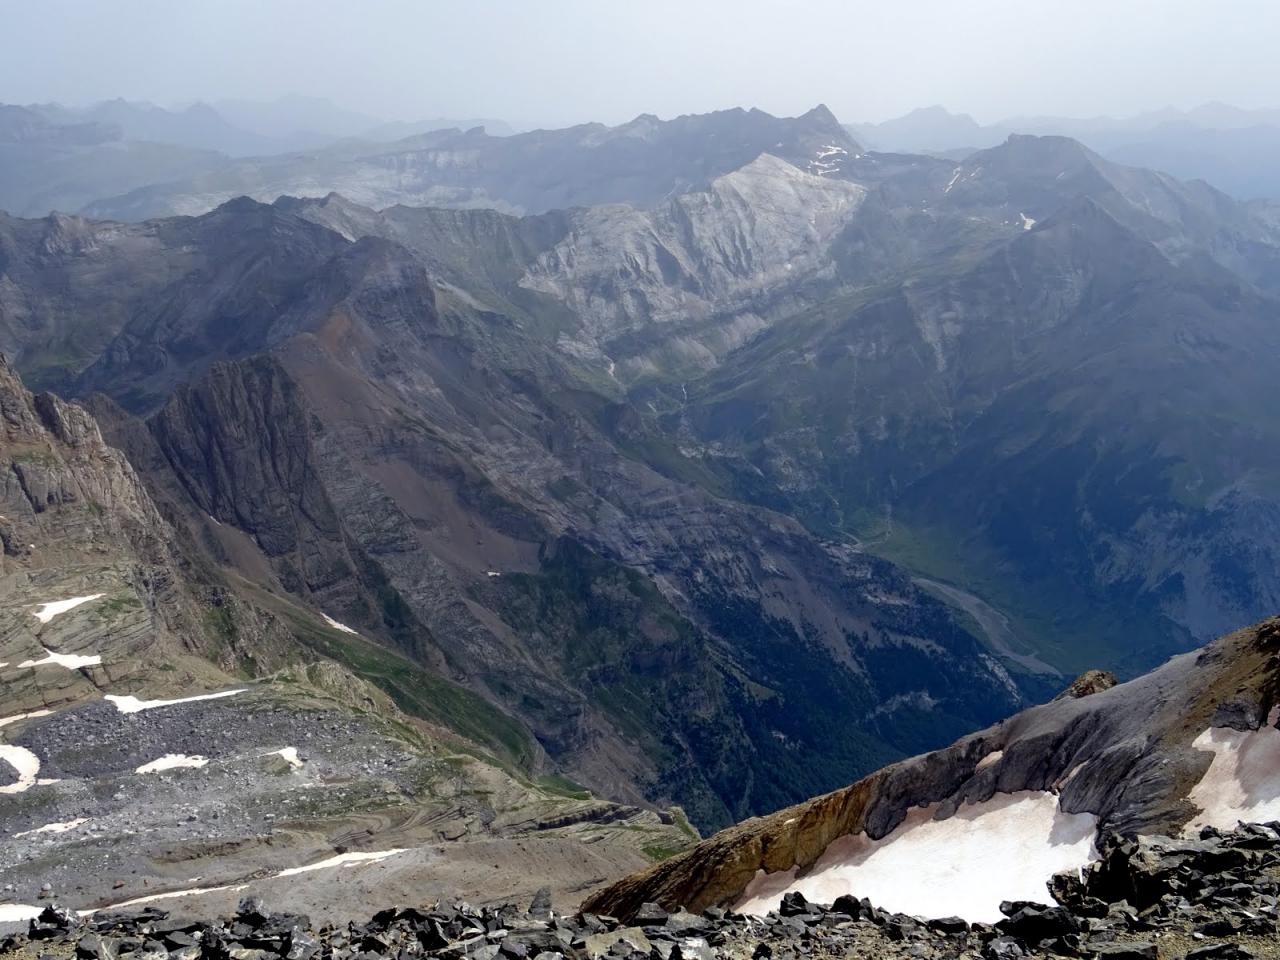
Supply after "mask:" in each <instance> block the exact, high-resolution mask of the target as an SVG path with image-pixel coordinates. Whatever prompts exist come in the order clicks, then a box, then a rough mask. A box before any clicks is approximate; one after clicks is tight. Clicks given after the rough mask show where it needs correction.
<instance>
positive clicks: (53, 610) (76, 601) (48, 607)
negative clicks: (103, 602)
mask: <svg viewBox="0 0 1280 960" xmlns="http://www.w3.org/2000/svg"><path fill="white" fill-rule="evenodd" d="M105 596H106V594H105V593H91V594H89V596H87V597H72V598H71V599H70V600H52V601H50V602H49V603H45V604H42V605H41V606H40V609H39V610H36V611H34V612H33V613H32V614H31V615H32V616H33V617H35V618H36V619H37V620H39V621H40V622H41V623H48V622H49V621H50V620H52V619H53V618H54V617H56V616H57V615H58V614H60V613H66V612H67V611H68V610H72V609H74V608H76V607H78V606H80V604H82V603H88V602H89V601H90V600H98V599H101V598H102V597H105Z"/></svg>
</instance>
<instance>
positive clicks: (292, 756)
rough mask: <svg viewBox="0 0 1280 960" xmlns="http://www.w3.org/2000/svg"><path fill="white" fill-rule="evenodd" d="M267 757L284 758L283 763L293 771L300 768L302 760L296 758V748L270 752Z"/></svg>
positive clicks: (284, 748)
mask: <svg viewBox="0 0 1280 960" xmlns="http://www.w3.org/2000/svg"><path fill="white" fill-rule="evenodd" d="M267 756H268V757H282V758H284V762H285V763H287V764H289V766H291V767H293V769H295V770H297V769H298V768H299V767H301V766H302V760H301V758H300V757H299V756H298V748H297V747H282V748H281V749H279V750H272V751H271V752H270V753H268V754H267Z"/></svg>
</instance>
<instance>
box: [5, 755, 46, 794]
mask: <svg viewBox="0 0 1280 960" xmlns="http://www.w3.org/2000/svg"><path fill="white" fill-rule="evenodd" d="M0 761H2V762H4V763H7V764H9V766H11V767H13V769H15V770H17V771H18V779H17V780H16V781H14V782H13V783H10V784H7V785H6V786H3V787H0V793H25V792H26V791H27V790H30V789H31V788H32V787H33V786H35V782H36V774H37V773H39V772H40V758H39V757H37V756H36V755H35V754H34V753H32V752H31V751H30V750H28V749H27V748H26V747H15V746H14V745H13V744H10V743H0Z"/></svg>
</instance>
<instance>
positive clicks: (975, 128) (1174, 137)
mask: <svg viewBox="0 0 1280 960" xmlns="http://www.w3.org/2000/svg"><path fill="white" fill-rule="evenodd" d="M849 132H850V133H851V134H852V135H853V136H855V137H857V138H858V140H859V141H860V142H862V143H865V144H866V145H867V146H868V147H870V148H871V149H875V150H886V151H901V152H905V153H933V154H939V155H946V156H950V157H954V158H959V157H963V156H965V155H966V154H968V153H971V152H972V151H974V150H982V149H987V148H990V147H994V146H996V145H998V144H999V143H1001V142H1003V141H1004V140H1005V139H1007V138H1008V137H1009V136H1011V135H1013V134H1032V135H1037V136H1066V137H1072V138H1074V139H1076V140H1079V141H1080V142H1081V143H1084V144H1085V145H1087V146H1089V147H1090V148H1092V149H1094V150H1096V151H1098V152H1099V153H1101V154H1102V155H1104V156H1105V157H1107V158H1108V159H1109V160H1114V161H1116V162H1118V163H1126V164H1132V165H1134V166H1142V167H1150V168H1153V169H1157V170H1161V171H1164V172H1166V173H1170V174H1173V175H1174V176H1177V177H1182V178H1184V179H1198V180H1205V181H1208V182H1209V183H1212V184H1213V185H1214V186H1216V187H1218V188H1220V189H1222V190H1225V191H1226V192H1227V193H1229V194H1231V195H1233V196H1235V197H1238V198H1240V199H1242V200H1250V199H1254V198H1258V197H1269V198H1273V199H1274V198H1275V197H1277V196H1278V195H1280V193H1278V191H1280V181H1277V179H1276V176H1275V171H1274V167H1273V165H1272V164H1271V163H1269V162H1268V158H1269V157H1270V156H1273V155H1274V153H1275V150H1276V147H1277V144H1278V143H1280V111H1276V110H1242V109H1240V108H1239V107H1233V106H1231V105H1229V104H1225V103H1205V104H1202V105H1200V106H1198V107H1195V108H1193V109H1191V110H1173V109H1166V110H1156V111H1151V112H1148V113H1142V114H1138V115H1136V116H1132V117H1122V118H1116V117H1094V118H1089V119H1077V118H1071V117H1052V116H1033V117H1013V118H1010V119H1008V120H1002V121H999V122H997V123H992V124H979V123H978V122H977V121H976V120H974V119H973V118H972V117H971V116H969V115H968V114H963V113H959V114H957V113H951V112H949V111H947V110H946V109H944V108H943V107H940V106H933V107H924V108H921V109H918V110H913V111H911V112H910V113H907V114H904V115H903V116H901V117H896V118H894V119H891V120H885V121H882V122H880V123H854V124H849Z"/></svg>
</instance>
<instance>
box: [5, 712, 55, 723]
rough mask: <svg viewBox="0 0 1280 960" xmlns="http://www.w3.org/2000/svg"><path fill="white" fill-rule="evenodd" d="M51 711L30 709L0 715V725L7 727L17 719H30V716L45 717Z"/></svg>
mask: <svg viewBox="0 0 1280 960" xmlns="http://www.w3.org/2000/svg"><path fill="white" fill-rule="evenodd" d="M51 713H53V711H52V710H32V711H31V712H30V713H19V714H15V715H14V716H12V717H0V727H7V726H8V725H9V724H11V723H17V722H18V721H19V720H30V719H31V718H32V717H47V716H49V714H51Z"/></svg>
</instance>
